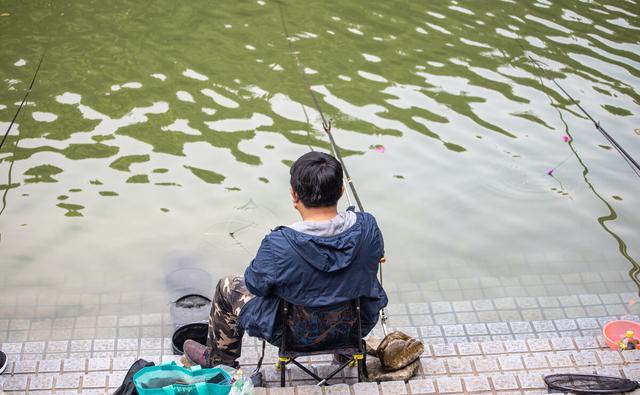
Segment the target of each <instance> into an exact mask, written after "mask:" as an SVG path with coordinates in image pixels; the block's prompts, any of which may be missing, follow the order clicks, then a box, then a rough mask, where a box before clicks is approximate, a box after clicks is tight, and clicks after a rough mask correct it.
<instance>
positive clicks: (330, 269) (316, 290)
mask: <svg viewBox="0 0 640 395" xmlns="http://www.w3.org/2000/svg"><path fill="white" fill-rule="evenodd" d="M290 175H291V189H290V193H291V198H292V200H293V206H294V207H295V208H296V210H298V212H299V213H300V215H301V217H302V221H301V222H297V223H295V224H292V225H289V226H281V227H278V228H276V229H275V230H273V231H272V232H271V233H270V234H268V235H267V236H266V237H265V238H264V239H263V240H262V244H261V245H260V248H259V249H258V253H257V254H256V257H255V259H254V260H253V261H252V262H251V265H249V267H248V268H247V269H246V271H245V274H244V277H241V276H229V277H224V278H223V279H221V280H220V281H219V282H218V285H217V287H216V290H215V294H214V297H213V303H212V307H211V315H210V316H209V333H208V337H207V345H206V347H205V346H204V345H201V344H199V343H197V342H195V341H193V340H187V341H186V342H185V343H184V352H185V354H186V356H187V357H188V358H189V359H190V360H191V361H192V362H194V363H196V364H199V365H201V366H203V367H211V366H215V365H218V364H225V365H229V366H234V367H237V366H238V363H237V361H236V360H237V359H238V358H239V357H240V352H241V347H242V336H243V334H244V331H245V330H246V331H247V332H248V333H249V335H251V336H254V337H259V338H263V339H265V340H267V341H268V342H269V343H271V344H278V342H279V339H280V337H281V336H282V327H281V324H280V322H279V321H278V320H277V315H278V314H277V313H278V308H279V299H280V298H282V299H284V300H286V301H288V302H290V303H292V304H294V305H301V306H307V307H321V306H330V305H335V304H338V303H342V302H346V301H348V300H351V299H355V298H358V297H360V298H361V317H362V329H363V336H364V335H366V334H367V333H369V332H370V331H371V329H372V328H373V327H374V326H375V324H376V322H377V321H378V315H379V311H380V309H381V308H382V307H384V306H386V305H387V295H386V294H385V292H384V290H383V289H382V286H381V285H380V283H379V282H378V279H377V277H376V275H377V272H378V265H379V262H380V259H381V258H382V256H383V255H384V243H383V240H382V234H381V233H380V229H379V228H378V225H377V224H376V220H375V219H374V217H373V216H372V215H371V214H368V213H364V212H354V211H353V208H349V209H347V211H345V212H340V213H338V210H337V205H338V200H339V199H340V197H341V196H342V193H343V192H344V188H343V173H342V166H341V165H340V163H339V162H338V161H337V160H336V159H335V158H334V157H333V156H331V155H328V154H324V153H320V152H310V153H307V154H305V155H302V156H301V157H300V158H298V160H296V161H295V163H294V164H293V165H292V166H291V171H290Z"/></svg>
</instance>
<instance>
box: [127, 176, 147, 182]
mask: <svg viewBox="0 0 640 395" xmlns="http://www.w3.org/2000/svg"><path fill="white" fill-rule="evenodd" d="M127 183H129V184H148V183H149V176H148V175H146V174H136V175H135V176H131V177H129V178H127Z"/></svg>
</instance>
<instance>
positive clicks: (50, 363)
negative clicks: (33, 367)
mask: <svg viewBox="0 0 640 395" xmlns="http://www.w3.org/2000/svg"><path fill="white" fill-rule="evenodd" d="M61 368H62V361H61V360H60V359H43V360H41V361H40V362H39V363H38V373H58V372H60V370H61Z"/></svg>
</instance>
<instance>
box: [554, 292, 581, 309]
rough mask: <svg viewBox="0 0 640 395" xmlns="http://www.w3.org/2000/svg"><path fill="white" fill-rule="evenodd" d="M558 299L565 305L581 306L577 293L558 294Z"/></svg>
mask: <svg viewBox="0 0 640 395" xmlns="http://www.w3.org/2000/svg"><path fill="white" fill-rule="evenodd" d="M558 301H560V305H561V306H563V307H571V306H580V299H578V297H577V296H576V295H565V296H558Z"/></svg>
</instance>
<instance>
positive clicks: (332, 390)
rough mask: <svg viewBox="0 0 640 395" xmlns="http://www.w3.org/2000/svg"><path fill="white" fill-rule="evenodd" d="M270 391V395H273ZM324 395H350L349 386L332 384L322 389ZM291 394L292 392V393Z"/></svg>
mask: <svg viewBox="0 0 640 395" xmlns="http://www.w3.org/2000/svg"><path fill="white" fill-rule="evenodd" d="M271 390H272V389H270V392H269V393H270V394H273V393H272V392H271ZM324 390H325V394H326V395H351V391H350V390H349V386H348V385H347V384H333V385H330V386H328V387H324ZM292 394H293V392H292Z"/></svg>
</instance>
